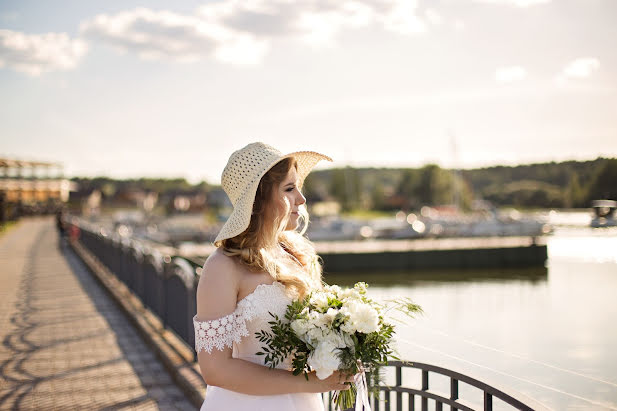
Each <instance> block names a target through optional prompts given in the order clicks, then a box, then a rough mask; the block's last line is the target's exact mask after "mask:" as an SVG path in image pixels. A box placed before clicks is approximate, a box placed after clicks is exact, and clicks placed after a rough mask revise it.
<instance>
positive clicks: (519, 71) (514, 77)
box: [495, 66, 527, 83]
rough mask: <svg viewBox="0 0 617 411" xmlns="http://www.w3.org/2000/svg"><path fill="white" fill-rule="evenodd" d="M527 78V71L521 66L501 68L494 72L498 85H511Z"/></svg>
mask: <svg viewBox="0 0 617 411" xmlns="http://www.w3.org/2000/svg"><path fill="white" fill-rule="evenodd" d="M525 77H527V71H526V70H525V69H524V68H523V67H521V66H512V67H502V68H499V69H497V70H496V71H495V80H497V82H498V83H512V82H514V81H520V80H523V79H525Z"/></svg>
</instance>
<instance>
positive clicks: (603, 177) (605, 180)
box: [587, 159, 617, 202]
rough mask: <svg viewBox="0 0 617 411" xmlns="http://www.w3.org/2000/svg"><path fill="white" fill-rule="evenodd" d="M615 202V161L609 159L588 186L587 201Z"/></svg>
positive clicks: (616, 189) (616, 164)
mask: <svg viewBox="0 0 617 411" xmlns="http://www.w3.org/2000/svg"><path fill="white" fill-rule="evenodd" d="M599 199H607V200H617V159H611V160H608V161H607V162H606V164H604V166H603V167H601V168H599V169H598V171H597V172H596V174H595V175H594V176H593V179H592V182H591V184H590V186H589V192H588V195H587V201H588V202H590V201H591V200H599Z"/></svg>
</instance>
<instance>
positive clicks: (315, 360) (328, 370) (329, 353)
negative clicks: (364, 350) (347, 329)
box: [307, 341, 341, 380]
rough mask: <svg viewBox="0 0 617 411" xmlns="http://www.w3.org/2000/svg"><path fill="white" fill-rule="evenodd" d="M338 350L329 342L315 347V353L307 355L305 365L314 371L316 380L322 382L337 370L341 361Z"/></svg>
mask: <svg viewBox="0 0 617 411" xmlns="http://www.w3.org/2000/svg"><path fill="white" fill-rule="evenodd" d="M339 351H340V350H339V349H338V348H336V347H335V346H334V345H332V344H331V343H330V342H327V341H324V342H321V343H319V344H318V345H317V347H316V348H315V351H313V352H312V353H311V355H309V358H308V360H307V364H308V365H309V366H310V367H311V368H312V369H313V370H315V372H316V373H317V378H319V379H320V380H323V379H325V378H328V377H329V376H330V375H332V373H333V372H334V371H336V370H338V368H339V366H340V365H341V360H340V359H339V357H338V353H339Z"/></svg>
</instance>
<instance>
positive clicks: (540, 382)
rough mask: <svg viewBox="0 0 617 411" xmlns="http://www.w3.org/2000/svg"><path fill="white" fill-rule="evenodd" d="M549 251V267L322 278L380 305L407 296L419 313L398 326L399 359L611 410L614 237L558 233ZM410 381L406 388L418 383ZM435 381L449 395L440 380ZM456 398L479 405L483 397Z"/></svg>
mask: <svg viewBox="0 0 617 411" xmlns="http://www.w3.org/2000/svg"><path fill="white" fill-rule="evenodd" d="M548 253H549V259H548V261H547V263H546V267H540V268H535V269H503V270H488V271H487V270H483V271H475V270H472V271H424V272H407V273H369V274H358V275H352V276H349V275H340V276H337V275H329V276H327V277H326V280H327V281H328V282H329V283H339V284H350V282H351V283H353V282H355V281H360V280H362V281H366V282H368V283H369V285H370V287H369V293H370V295H371V296H372V297H373V298H375V299H377V300H383V299H386V298H391V297H393V296H407V297H410V298H411V299H413V300H414V301H415V302H416V303H418V304H420V305H421V306H422V307H423V309H424V311H425V314H424V315H423V316H421V317H419V318H417V319H416V320H412V321H409V320H408V321H407V324H403V325H399V326H398V337H397V341H398V349H399V354H400V357H401V358H402V359H405V360H411V361H417V362H425V363H429V364H434V365H438V366H442V367H445V368H449V369H452V370H455V371H459V372H461V373H463V374H467V375H470V376H473V377H475V378H477V379H479V380H481V381H485V382H487V383H488V384H490V385H493V386H496V387H498V388H499V387H503V388H504V389H505V390H506V391H510V392H514V393H517V394H518V395H519V396H520V397H521V398H522V399H524V398H525V397H526V396H527V397H530V398H532V399H535V400H537V401H539V402H541V403H542V404H544V405H546V406H547V407H549V408H552V409H555V410H605V409H614V410H617V326H616V325H617V300H616V298H617V230H615V229H591V228H586V227H572V226H571V227H569V228H566V227H563V228H557V229H556V231H555V233H554V235H553V236H551V237H549V239H548ZM410 374H411V373H410ZM414 376H415V374H414V375H409V377H414ZM406 377H407V376H405V375H404V378H403V382H405V381H406ZM414 378H415V380H413V381H412V380H411V379H410V380H409V383H410V384H411V385H414V386H419V377H418V376H415V377H414ZM433 384H435V385H434V387H435V388H436V389H438V390H439V391H442V392H445V393H448V392H449V385H448V384H449V383H448V381H447V380H443V381H442V380H439V379H435V380H432V381H431V388H433ZM461 394H462V395H461V396H462V397H463V398H464V397H465V395H472V396H473V398H472V399H473V401H474V402H475V403H478V404H481V401H482V398H481V393H479V392H477V393H476V392H474V390H472V389H467V390H466V389H464V388H461ZM502 408H505V407H502V406H500V404H499V403H496V404H495V409H502Z"/></svg>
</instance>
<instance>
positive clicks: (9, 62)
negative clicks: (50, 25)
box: [0, 30, 88, 76]
mask: <svg viewBox="0 0 617 411" xmlns="http://www.w3.org/2000/svg"><path fill="white" fill-rule="evenodd" d="M87 49H88V48H87V45H86V43H85V42H84V41H82V40H79V39H71V38H70V37H69V36H68V35H67V34H66V33H46V34H25V33H22V32H18V31H12V30H0V67H4V66H7V67H11V68H13V69H14V70H17V71H20V72H23V73H27V74H29V75H32V76H38V75H40V74H41V73H43V72H46V71H50V70H62V69H64V70H66V69H71V68H73V67H75V66H76V65H77V63H78V62H79V60H80V59H81V57H82V56H83V55H84V54H85V53H86V51H87Z"/></svg>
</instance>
